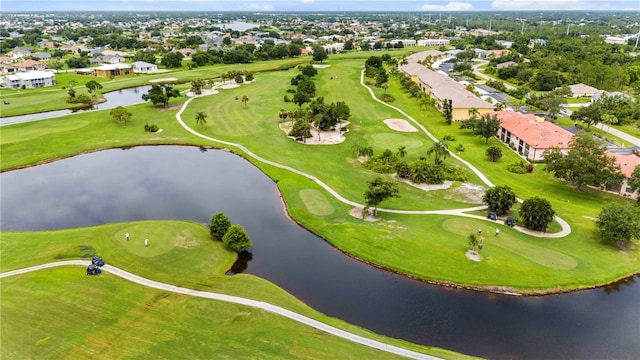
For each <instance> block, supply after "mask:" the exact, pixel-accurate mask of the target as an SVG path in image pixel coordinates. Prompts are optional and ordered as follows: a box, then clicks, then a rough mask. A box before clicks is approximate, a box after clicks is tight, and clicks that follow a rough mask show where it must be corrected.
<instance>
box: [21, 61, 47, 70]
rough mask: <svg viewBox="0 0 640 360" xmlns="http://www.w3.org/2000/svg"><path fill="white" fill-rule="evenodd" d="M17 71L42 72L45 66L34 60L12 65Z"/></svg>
mask: <svg viewBox="0 0 640 360" xmlns="http://www.w3.org/2000/svg"><path fill="white" fill-rule="evenodd" d="M13 67H15V68H16V70H17V71H33V70H44V69H46V66H45V65H44V64H43V63H41V62H38V61H35V60H24V61H20V62H17V63H15V64H13Z"/></svg>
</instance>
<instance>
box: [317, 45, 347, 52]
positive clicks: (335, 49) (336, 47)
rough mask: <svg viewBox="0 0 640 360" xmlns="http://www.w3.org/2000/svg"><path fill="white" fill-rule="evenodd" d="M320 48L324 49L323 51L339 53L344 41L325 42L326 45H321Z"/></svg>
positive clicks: (342, 48)
mask: <svg viewBox="0 0 640 360" xmlns="http://www.w3.org/2000/svg"><path fill="white" fill-rule="evenodd" d="M322 48H323V49H324V51H326V52H327V53H329V54H331V53H339V52H342V51H343V50H344V43H333V44H326V45H322Z"/></svg>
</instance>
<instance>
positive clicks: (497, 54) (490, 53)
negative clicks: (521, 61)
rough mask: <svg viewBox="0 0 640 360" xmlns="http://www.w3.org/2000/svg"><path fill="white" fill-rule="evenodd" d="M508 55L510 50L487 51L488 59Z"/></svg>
mask: <svg viewBox="0 0 640 360" xmlns="http://www.w3.org/2000/svg"><path fill="white" fill-rule="evenodd" d="M510 54H511V50H507V49H498V50H487V57H488V58H497V57H501V56H505V55H510Z"/></svg>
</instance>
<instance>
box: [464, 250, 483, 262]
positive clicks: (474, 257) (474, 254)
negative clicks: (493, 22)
mask: <svg viewBox="0 0 640 360" xmlns="http://www.w3.org/2000/svg"><path fill="white" fill-rule="evenodd" d="M465 255H467V259H469V260H472V261H475V262H479V261H480V254H478V253H477V252H475V251H473V250H468V251H467V253H466V254H465Z"/></svg>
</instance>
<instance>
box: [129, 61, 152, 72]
mask: <svg viewBox="0 0 640 360" xmlns="http://www.w3.org/2000/svg"><path fill="white" fill-rule="evenodd" d="M157 70H158V65H156V64H150V63H148V62H144V61H136V62H134V63H133V72H134V73H146V72H152V71H157Z"/></svg>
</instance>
